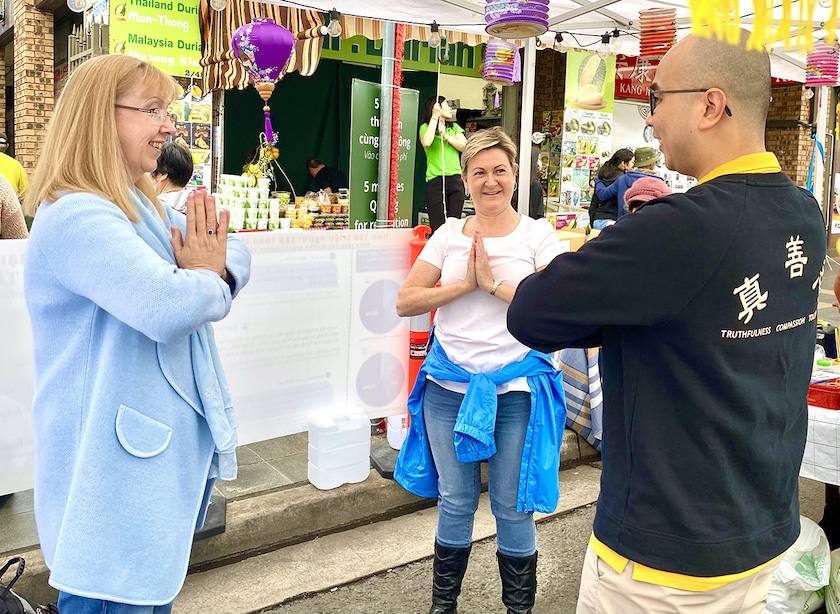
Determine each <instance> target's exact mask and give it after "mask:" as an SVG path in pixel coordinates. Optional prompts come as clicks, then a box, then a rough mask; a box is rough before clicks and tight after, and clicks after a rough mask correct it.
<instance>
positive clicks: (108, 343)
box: [24, 194, 250, 605]
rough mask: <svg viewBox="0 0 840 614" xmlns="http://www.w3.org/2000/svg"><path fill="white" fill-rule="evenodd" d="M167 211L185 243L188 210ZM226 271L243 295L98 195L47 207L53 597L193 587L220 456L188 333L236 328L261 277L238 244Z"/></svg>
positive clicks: (38, 261)
mask: <svg viewBox="0 0 840 614" xmlns="http://www.w3.org/2000/svg"><path fill="white" fill-rule="evenodd" d="M146 203H147V204H149V203H148V201H146ZM149 205H150V204H149ZM165 209H166V212H167V216H168V220H166V221H165V223H166V225H167V226H169V225H177V226H179V227H180V228H181V231H182V232H184V229H185V225H186V218H185V217H184V215H182V214H180V213H178V212H176V211H173V210H171V209H169V208H168V207H165ZM227 270H228V273H229V274H230V275H231V276H232V277H233V280H234V281H233V283H232V284H231V285H228V284H227V283H225V282H224V281H223V280H222V279H221V278H220V277H219V276H218V275H217V274H216V273H213V272H211V271H205V270H185V269H180V268H178V267H177V266H175V265H173V264H171V263H170V262H168V261H167V260H166V259H164V258H161V256H160V255H159V254H158V253H156V252H155V250H154V249H153V248H152V247H151V246H150V245H149V244H148V243H147V242H146V241H144V240H143V239H142V238H141V237H140V236H138V228H137V227H136V226H135V224H133V223H132V222H130V221H129V220H128V218H127V217H126V216H125V214H123V213H122V211H120V210H119V209H118V208H117V207H116V206H115V205H114V204H112V203H110V202H109V201H107V200H104V199H103V198H101V197H98V196H95V195H93V194H70V195H66V196H63V197H62V198H60V199H58V200H57V201H56V202H55V203H51V204H43V205H42V206H41V207H40V209H39V210H38V214H37V215H36V217H35V222H34V224H33V227H32V233H31V235H30V238H29V243H28V245H27V251H26V263H25V272H24V282H25V287H26V302H27V307H28V309H29V316H30V320H31V323H32V333H33V342H34V343H33V345H34V354H35V390H34V399H33V425H34V430H35V433H34V434H35V517H36V521H37V525H38V535H39V538H40V541H41V550H42V552H43V553H44V559H45V561H46V563H47V565H48V566H49V568H50V572H51V573H50V584H51V585H52V586H53V587H55V588H57V589H59V590H62V591H66V592H70V593H73V594H75V595H80V596H84V597H90V598H97V599H106V600H110V601H118V602H123V603H131V604H137V605H160V604H165V603H168V602H170V601H172V600H173V599H174V598H175V596H176V595H177V594H178V591H180V589H181V586H182V585H183V582H184V578H185V576H186V570H187V563H188V561H189V554H190V549H191V546H192V536H193V531H194V529H195V527H196V525H200V524H202V523H203V521H204V513H205V511H206V504H207V496H208V495H209V491H210V488H211V487H212V483H213V481H212V480H208V475H209V472H210V465H211V460H212V458H213V454H214V451H215V445H214V441H213V438H212V435H211V432H210V428H209V427H208V424H207V421H206V420H205V419H204V417H203V416H202V415H200V414H199V413H198V411H197V409H196V408H201V400H200V399H201V397H200V395H199V392H198V389H197V387H196V385H195V380H194V377H193V375H192V367H191V365H190V362H189V356H190V346H189V343H190V335H191V334H192V333H193V332H195V331H197V330H198V329H199V328H200V327H202V326H203V325H204V324H206V323H209V322H216V321H218V320H221V319H222V318H224V317H225V316H226V315H227V313H228V311H229V310H230V307H231V300H232V298H233V297H234V296H235V295H236V293H237V292H238V291H239V290H240V289H241V288H242V287H243V286H244V285H245V284H246V283H247V281H248V277H249V275H250V254H249V253H248V250H247V248H245V246H244V245H242V243H241V242H240V241H238V240H237V239H235V238H233V237H230V238H229V239H228V252H227ZM184 356H186V357H187V360H184V359H183V358H184Z"/></svg>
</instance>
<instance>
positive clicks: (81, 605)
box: [58, 591, 172, 614]
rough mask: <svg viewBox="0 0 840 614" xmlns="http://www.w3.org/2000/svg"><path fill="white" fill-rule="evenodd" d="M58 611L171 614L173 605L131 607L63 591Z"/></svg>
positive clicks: (59, 599)
mask: <svg viewBox="0 0 840 614" xmlns="http://www.w3.org/2000/svg"><path fill="white" fill-rule="evenodd" d="M58 611H59V612H60V613H61V614H169V613H170V612H171V611H172V603H171V602H170V603H167V604H166V605H131V604H130V603H118V602H116V601H105V600H104V599H91V598H89V597H79V596H77V595H72V594H70V593H65V592H64V591H61V592H60V593H59V594H58Z"/></svg>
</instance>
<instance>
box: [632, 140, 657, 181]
mask: <svg viewBox="0 0 840 614" xmlns="http://www.w3.org/2000/svg"><path fill="white" fill-rule="evenodd" d="M661 162H662V154H660V153H659V152H658V151H656V150H655V149H654V148H653V147H637V148H636V164H635V166H634V170H636V171H638V172H640V173H647V174H649V175H656V166H657V165H658V164H659V163H661Z"/></svg>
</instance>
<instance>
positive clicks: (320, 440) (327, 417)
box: [307, 414, 370, 490]
mask: <svg viewBox="0 0 840 614" xmlns="http://www.w3.org/2000/svg"><path fill="white" fill-rule="evenodd" d="M368 475H370V420H369V419H368V418H367V417H366V416H348V415H337V414H317V415H315V416H312V417H311V418H310V420H309V463H308V467H307V476H308V478H309V481H310V482H311V483H312V485H313V486H315V488H319V489H321V490H329V489H330V488H337V487H338V486H341V485H342V484H347V483H353V482H361V481H363V480H364V479H366V478H367V477H368Z"/></svg>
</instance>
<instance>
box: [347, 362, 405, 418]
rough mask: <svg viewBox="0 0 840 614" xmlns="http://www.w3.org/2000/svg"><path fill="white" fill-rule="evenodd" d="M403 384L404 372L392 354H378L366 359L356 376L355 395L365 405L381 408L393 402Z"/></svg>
mask: <svg viewBox="0 0 840 614" xmlns="http://www.w3.org/2000/svg"><path fill="white" fill-rule="evenodd" d="M404 382H405V370H404V369H403V365H402V362H400V359H399V358H397V357H396V356H394V355H393V354H386V353H379V354H374V355H373V356H371V357H370V358H368V359H367V360H366V361H365V362H364V363H363V364H362V366H361V367H360V368H359V373H358V374H357V375H356V393H357V394H358V395H359V398H360V399H361V400H362V402H363V403H364V404H365V405H368V406H370V407H383V406H384V405H387V404H388V403H391V402H392V401H394V400H395V399H396V398H397V396H398V395H399V394H400V390H402V387H403V383H404Z"/></svg>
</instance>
